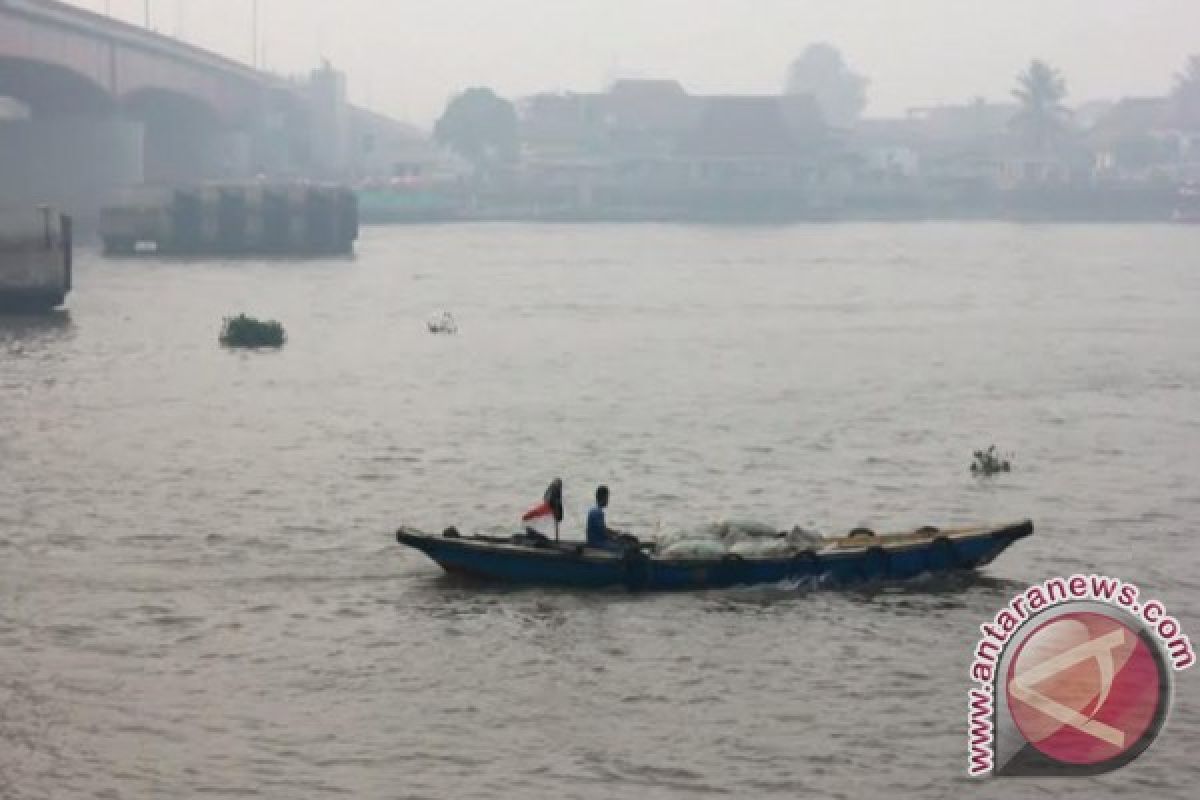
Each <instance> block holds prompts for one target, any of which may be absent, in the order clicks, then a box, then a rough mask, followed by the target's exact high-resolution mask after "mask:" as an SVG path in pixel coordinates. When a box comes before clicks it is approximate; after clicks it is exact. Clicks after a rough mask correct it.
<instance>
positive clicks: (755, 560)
mask: <svg viewBox="0 0 1200 800" xmlns="http://www.w3.org/2000/svg"><path fill="white" fill-rule="evenodd" d="M1032 533H1033V523H1032V522H1030V521H1028V520H1026V521H1023V522H1017V523H1012V524H1008V525H998V526H984V527H975V528H960V529H954V530H938V529H937V528H933V527H924V528H921V529H920V530H916V531H911V532H908V533H895V534H883V535H877V534H875V533H873V532H871V531H868V530H865V529H858V530H856V531H852V532H851V533H850V534H848V535H846V536H839V537H831V538H826V539H823V540H822V541H820V542H819V543H817V544H816V546H806V547H803V548H799V549H795V551H794V552H787V553H782V552H770V553H769V554H764V555H741V554H738V553H725V554H724V555H720V556H711V557H702V558H700V557H683V558H678V557H672V556H670V555H669V554H668V553H658V552H657V548H656V546H655V545H653V544H631V545H630V546H627V547H625V548H624V549H623V550H622V551H620V552H613V551H608V550H597V549H592V548H588V547H585V546H584V545H582V544H580V543H576V542H556V541H552V540H548V539H546V538H544V537H540V536H530V535H528V534H517V535H515V536H512V537H494V536H461V535H460V534H459V533H458V532H457V531H455V530H454V529H453V528H448V529H446V531H445V532H444V533H443V534H442V535H440V536H437V535H431V534H427V533H422V532H421V531H418V530H414V529H411V528H403V527H402V528H400V529H399V530H398V531H396V540H397V541H398V542H399V543H400V544H403V545H407V546H409V547H412V548H414V549H416V550H419V551H421V552H422V553H424V554H425V555H427V556H428V557H429V558H431V559H432V560H433V561H435V562H436V563H437V564H438V565H439V566H441V567H442V568H443V569H444V570H446V571H447V572H449V573H452V574H458V575H464V576H469V577H473V578H479V579H484V580H493V581H503V582H507V583H522V584H538V585H550V586H568V587H577V588H586V589H593V588H603V587H614V586H615V587H621V586H624V587H626V588H628V589H632V590H638V591H655V590H679V589H713V588H724V587H730V586H741V585H753V584H768V583H780V582H785V581H806V580H811V581H814V582H816V583H818V584H832V585H847V584H855V583H864V582H872V581H901V580H907V579H910V578H915V577H917V576H919V575H923V574H930V573H931V574H938V573H947V572H954V571H959V570H972V569H976V568H978V567H982V566H984V565H985V564H988V563H990V562H991V561H992V560H993V559H995V558H996V556H998V555H1000V553H1002V552H1003V551H1004V550H1005V549H1006V548H1007V547H1008V546H1009V545H1011V544H1013V543H1014V542H1016V541H1017V540H1018V539H1023V538H1025V537H1026V536H1029V535H1030V534H1032ZM780 536H781V537H784V536H786V534H780Z"/></svg>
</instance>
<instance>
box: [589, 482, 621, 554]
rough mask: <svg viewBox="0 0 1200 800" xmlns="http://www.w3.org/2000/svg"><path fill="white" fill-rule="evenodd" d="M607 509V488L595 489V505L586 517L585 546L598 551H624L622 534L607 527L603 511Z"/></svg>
mask: <svg viewBox="0 0 1200 800" xmlns="http://www.w3.org/2000/svg"><path fill="white" fill-rule="evenodd" d="M606 508H608V487H607V486H600V487H598V488H597V489H596V505H594V506H592V509H591V511H588V515H587V546H588V547H595V548H596V549H598V550H624V549H625V542H624V541H622V538H621V537H623V536H624V534H622V533H621V532H620V531H614V530H613V529H612V528H610V527H608V524H607V522H606V520H605V518H604V509H606Z"/></svg>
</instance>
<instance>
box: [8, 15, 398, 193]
mask: <svg viewBox="0 0 1200 800" xmlns="http://www.w3.org/2000/svg"><path fill="white" fill-rule="evenodd" d="M5 98H8V100H7V101H6V100H5ZM414 136H415V134H414V132H413V131H412V129H411V128H409V127H408V126H404V125H402V124H400V123H395V122H393V121H391V120H388V119H387V118H385V117H381V116H380V115H377V114H369V113H367V112H361V111H359V110H357V109H354V108H353V107H351V106H349V105H348V104H347V102H346V89H345V79H344V77H343V76H342V75H341V74H340V73H338V72H336V71H334V70H333V69H331V68H329V67H328V66H326V67H324V68H322V69H318V70H316V71H314V72H313V73H312V75H311V76H309V78H308V79H307V80H305V81H293V80H285V79H283V78H280V77H278V76H275V75H271V74H268V73H264V72H260V71H258V70H254V69H251V68H250V67H247V66H245V65H243V64H240V63H238V62H236V61H233V60H230V59H227V58H224V57H222V56H219V55H217V54H215V53H211V52H208V51H206V50H203V49H200V48H197V47H193V46H191V45H188V44H186V43H184V42H180V41H178V40H176V39H172V38H170V37H167V36H163V35H160V34H157V33H154V32H152V31H148V30H145V29H143V28H140V27H137V26H135V25H129V24H127V23H124V22H121V21H118V20H114V19H111V18H109V17H106V16H103V15H99V14H94V13H91V12H88V11H84V10H82V9H79V8H77V7H75V6H71V5H68V4H66V3H61V2H56V1H55V0H0V204H14V203H26V202H38V203H49V204H53V205H57V206H59V207H63V208H67V209H69V210H72V211H74V212H76V213H77V214H78V213H82V214H84V215H85V216H86V215H87V213H88V212H89V211H91V210H93V208H94V207H97V206H98V204H99V203H100V202H102V201H103V200H104V199H105V198H106V197H108V196H110V195H111V194H112V193H113V192H114V190H117V189H120V188H122V187H127V186H136V185H140V184H147V183H148V184H166V185H170V184H179V183H189V182H195V181H199V180H204V179H237V178H245V177H250V176H254V175H266V176H268V177H270V178H288V177H306V178H317V179H343V178H345V177H348V173H349V172H352V171H353V162H354V160H355V155H356V152H355V149H356V148H357V147H360V146H361V145H362V143H363V142H367V143H369V144H370V145H372V146H374V144H375V143H376V142H378V141H387V140H389V139H395V138H397V137H400V138H404V137H408V138H410V139H411V138H413V137H414Z"/></svg>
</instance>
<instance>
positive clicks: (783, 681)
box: [0, 224, 1200, 800]
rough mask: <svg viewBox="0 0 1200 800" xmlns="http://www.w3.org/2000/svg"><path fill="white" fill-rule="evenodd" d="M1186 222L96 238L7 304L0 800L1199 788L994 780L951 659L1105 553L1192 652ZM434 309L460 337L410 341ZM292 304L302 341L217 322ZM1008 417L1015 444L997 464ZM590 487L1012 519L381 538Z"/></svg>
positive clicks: (1173, 763) (785, 516)
mask: <svg viewBox="0 0 1200 800" xmlns="http://www.w3.org/2000/svg"><path fill="white" fill-rule="evenodd" d="M1197 253H1200V228H1188V227H1185V226H1178V227H1170V226H1150V225H1147V226H1115V225H1114V226H1100V225H1096V226H1092V225H1079V226H1069V225H1068V226H1022V225H1008V224H915V225H909V224H862V225H859V224H845V225H811V226H782V227H770V226H764V227H754V226H747V227H738V226H727V227H721V226H715V227H705V226H655V225H627V226H604V225H595V226H571V225H561V226H555V225H546V226H537V225H509V224H479V225H458V226H455V225H446V226H436V225H433V226H412V227H397V228H375V229H366V230H365V231H364V233H363V237H362V239H361V240H360V242H359V245H358V255H357V257H356V258H354V259H351V260H332V261H304V262H289V261H254V262H242V263H231V262H221V261H155V260H126V261H108V260H104V259H102V258H100V257H99V255H98V254H96V253H94V252H87V251H85V252H82V253H80V254H79V258H78V263H77V267H76V287H75V289H74V291H73V292H72V294H71V295H70V296H69V297H68V309H69V310H68V312H66V313H64V314H59V315H55V316H52V317H45V318H20V317H0V797H3V798H21V800H24V799H25V798H66V797H95V798H142V797H145V798H153V797H198V796H206V797H305V798H309V797H320V796H325V795H329V796H352V797H389V798H423V797H456V798H492V797H501V796H511V797H546V798H586V799H589V800H590V799H591V798H596V799H597V800H598V799H600V798H611V797H629V796H635V795H636V796H642V797H647V798H651V797H653V798H660V797H661V798H668V797H671V798H673V797H695V796H701V795H706V796H728V797H739V798H740V797H780V798H783V797H788V798H791V797H797V796H803V795H806V794H811V795H814V796H826V797H848V798H853V797H878V796H882V795H884V794H885V793H886V794H887V795H888V796H890V797H914V798H915V797H923V798H925V797H947V798H950V797H955V798H956V797H961V796H964V795H967V794H970V795H972V796H978V797H995V798H1004V797H1011V796H1013V792H1014V791H1020V792H1026V791H1028V792H1045V793H1050V792H1053V793H1054V794H1055V795H1056V796H1065V797H1079V798H1085V797H1086V798H1094V797H1098V796H1118V795H1125V794H1130V795H1153V796H1155V797H1162V798H1168V797H1181V798H1182V797H1192V796H1194V795H1193V792H1194V790H1195V786H1194V784H1195V782H1196V780H1197V778H1198V777H1200V775H1198V771H1197V767H1196V758H1195V753H1196V752H1197V751H1198V750H1200V690H1198V686H1200V684H1198V683H1197V680H1196V676H1195V675H1193V674H1191V673H1183V674H1181V675H1179V676H1177V677H1178V678H1179V680H1178V681H1177V685H1176V697H1175V705H1174V709H1173V711H1172V713H1171V717H1170V719H1169V721H1168V724H1167V728H1166V730H1165V731H1164V733H1163V735H1162V736H1161V737H1160V739H1159V740H1158V741H1157V742H1156V743H1155V744H1154V746H1153V747H1152V748H1151V750H1150V751H1149V752H1147V753H1146V754H1145V755H1144V756H1143V757H1142V758H1141V759H1140V760H1138V761H1136V762H1135V763H1133V764H1132V765H1130V766H1128V767H1126V768H1124V769H1122V770H1120V771H1119V772H1116V773H1113V774H1110V775H1107V776H1103V777H1098V778H1090V779H1084V780H1078V779H1077V780H1060V781H1040V782H1039V781H1033V782H1028V781H1027V782H1022V783H1015V784H1014V783H1008V782H1003V781H992V782H987V783H982V784H973V783H971V782H969V781H968V779H967V777H966V775H965V771H966V691H967V688H968V674H967V669H968V666H969V663H970V659H971V653H972V649H973V647H974V643H975V640H976V639H977V637H978V626H979V625H980V623H982V622H985V621H987V620H989V619H990V618H991V617H992V615H993V614H994V613H995V612H996V611H997V610H998V609H999V608H1000V607H1001V606H1002V605H1003V604H1004V603H1005V602H1006V601H1007V599H1008V598H1009V597H1010V596H1011V595H1012V594H1014V593H1015V592H1016V591H1018V590H1019V589H1021V588H1022V587H1024V586H1026V585H1028V584H1031V583H1034V582H1037V581H1041V580H1043V579H1045V578H1047V577H1050V576H1052V575H1056V574H1061V573H1068V574H1069V573H1071V572H1075V571H1080V570H1082V571H1088V572H1090V571H1099V572H1104V573H1107V574H1110V575H1115V576H1119V577H1121V578H1124V579H1126V580H1129V581H1133V582H1136V583H1138V584H1139V585H1140V586H1141V587H1142V588H1143V591H1146V592H1149V593H1153V594H1155V595H1156V596H1158V597H1159V598H1161V599H1162V600H1163V602H1164V603H1165V605H1166V606H1167V608H1168V609H1169V610H1170V611H1171V612H1172V613H1173V614H1175V615H1176V616H1177V617H1178V618H1179V619H1180V621H1181V622H1182V624H1183V626H1184V630H1185V632H1190V633H1191V634H1192V636H1193V638H1196V637H1200V577H1197V574H1196V568H1197V565H1198V564H1200V559H1198V558H1197V555H1198V553H1200V546H1198V545H1197V544H1196V537H1197V530H1196V527H1197V525H1196V523H1197V522H1198V521H1200V483H1198V482H1197V475H1200V447H1198V446H1197V445H1200V313H1198V311H1197V309H1200V262H1198V260H1197ZM443 309H446V310H449V311H451V312H452V313H453V314H454V316H455V318H456V319H457V321H458V325H459V328H460V330H459V333H458V335H455V336H434V335H430V334H429V333H427V332H426V329H425V320H426V319H427V318H428V317H430V316H431V315H432V314H434V313H435V312H440V311H442V310H443ZM240 311H246V312H248V313H251V314H254V315H257V316H262V317H271V318H277V319H279V320H280V321H282V322H283V323H284V325H285V326H286V328H287V332H288V342H287V345H286V347H285V348H284V349H283V350H281V351H279V352H254V353H245V352H242V353H239V352H229V351H226V350H223V349H221V348H220V347H218V345H217V333H218V329H219V327H220V322H221V318H222V317H223V316H225V315H230V314H235V313H237V312H240ZM992 443H995V444H996V445H997V446H998V447H999V448H1000V449H1001V450H1002V451H1005V452H1011V453H1012V454H1013V458H1012V461H1013V471H1012V472H1011V473H1008V474H1003V475H998V476H994V477H992V478H990V479H986V480H981V479H978V478H975V477H973V476H972V475H971V474H970V472H969V471H968V465H969V463H970V460H971V453H972V451H973V450H975V449H977V448H980V447H986V446H987V445H989V444H992ZM555 476H561V477H562V478H563V479H564V481H565V483H566V500H567V524H568V528H569V531H570V535H572V536H578V535H579V533H578V532H579V529H580V527H581V522H582V517H583V514H584V512H585V510H586V507H587V503H588V500H589V498H590V495H591V492H592V490H593V489H594V487H595V485H596V484H598V483H602V482H603V483H607V484H609V485H610V486H611V487H612V492H613V500H612V505H611V513H610V521H611V522H612V523H614V524H616V525H617V526H618V527H623V528H630V529H632V530H633V531H634V532H635V533H640V534H652V533H653V531H654V530H655V529H656V528H662V527H670V526H674V525H685V524H690V523H695V522H704V521H707V520H711V519H713V518H717V517H721V516H726V515H728V516H737V517H749V518H754V519H762V520H766V521H769V522H773V523H776V524H778V525H780V526H787V527H790V526H791V525H793V524H800V525H803V526H805V527H810V528H816V529H818V530H821V531H825V532H833V531H837V530H844V529H848V528H850V527H853V526H856V525H860V524H864V525H868V526H870V527H873V528H876V529H881V530H887V529H902V528H906V527H910V526H918V525H923V524H936V525H943V526H945V525H950V524H953V523H963V522H974V521H979V520H995V521H999V520H1008V519H1019V518H1024V517H1030V518H1032V519H1033V520H1034V521H1035V523H1036V526H1037V533H1036V535H1035V536H1034V537H1033V538H1032V539H1030V540H1026V541H1023V542H1021V543H1019V544H1018V545H1017V546H1015V547H1014V548H1013V549H1011V550H1010V551H1008V552H1007V553H1005V554H1004V555H1003V556H1002V557H1001V558H1000V559H999V560H998V561H997V562H996V563H994V564H993V565H991V566H989V567H988V568H986V569H985V570H984V571H983V572H982V574H980V575H979V576H978V577H974V578H966V579H955V580H950V581H936V582H933V581H926V582H923V583H922V582H918V583H917V584H915V585H910V586H896V587H885V588H882V589H880V588H874V589H868V590H859V591H820V590H819V591H812V590H810V589H808V588H806V587H799V588H798V587H787V586H773V587H765V588H757V589H736V590H730V591H714V592H703V593H696V594H680V595H666V596H659V595H649V596H641V595H633V594H628V593H625V592H611V593H600V594H585V593H573V592H565V591H546V590H529V589H527V590H514V589H503V588H482V589H481V588H476V587H469V586H463V585H461V584H458V583H455V582H452V581H448V580H447V579H445V578H443V577H442V576H441V575H440V574H439V572H438V570H437V568H436V567H435V566H434V565H433V564H432V563H430V562H428V561H426V560H424V559H423V557H421V556H420V555H418V554H416V553H414V552H410V551H402V550H401V549H400V548H399V547H398V546H397V545H396V543H395V541H394V539H393V538H392V532H393V531H394V529H395V527H396V526H397V525H398V524H399V523H401V522H404V523H408V524H413V525H417V526H420V527H426V528H429V529H432V530H441V528H443V527H445V526H446V525H448V524H455V525H457V526H458V527H459V528H460V529H463V530H484V529H506V528H511V527H512V525H513V523H514V522H515V520H516V519H517V517H518V515H519V514H520V512H522V511H523V510H525V509H526V508H527V507H528V506H530V505H532V504H533V503H534V502H536V501H537V500H538V499H540V496H541V492H542V490H543V489H544V487H545V484H546V483H547V482H548V481H549V480H550V479H551V478H553V477H555Z"/></svg>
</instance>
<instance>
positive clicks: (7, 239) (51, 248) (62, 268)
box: [0, 206, 71, 311]
mask: <svg viewBox="0 0 1200 800" xmlns="http://www.w3.org/2000/svg"><path fill="white" fill-rule="evenodd" d="M70 290H71V218H70V217H68V216H66V215H65V214H58V213H57V212H55V211H53V210H52V209H50V208H47V207H45V206H43V207H41V208H32V209H29V210H27V211H23V212H22V211H16V212H14V211H0V310H2V311H12V310H17V311H45V310H48V309H52V308H56V307H58V306H61V305H62V304H63V301H64V300H65V299H66V296H67V292H69V291H70Z"/></svg>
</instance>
